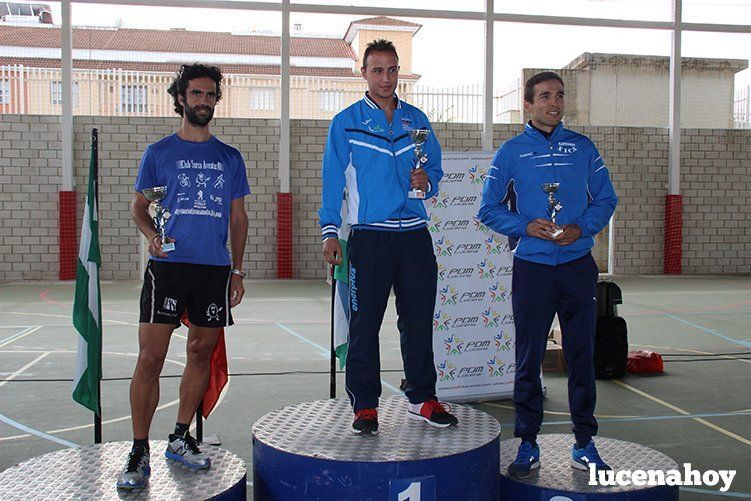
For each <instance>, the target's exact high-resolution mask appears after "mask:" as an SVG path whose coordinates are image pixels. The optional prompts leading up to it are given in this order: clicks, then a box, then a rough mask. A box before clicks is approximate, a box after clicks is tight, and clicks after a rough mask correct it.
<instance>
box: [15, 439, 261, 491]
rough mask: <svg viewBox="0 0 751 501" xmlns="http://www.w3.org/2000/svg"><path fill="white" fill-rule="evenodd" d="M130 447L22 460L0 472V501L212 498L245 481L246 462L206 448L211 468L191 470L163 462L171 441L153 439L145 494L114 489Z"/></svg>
mask: <svg viewBox="0 0 751 501" xmlns="http://www.w3.org/2000/svg"><path fill="white" fill-rule="evenodd" d="M131 445H132V444H131V443H130V442H108V443H106V444H98V445H89V446H86V447H81V448H72V449H63V450H61V451H57V452H51V453H49V454H45V455H44V456H38V457H35V458H33V459H30V460H28V461H24V462H23V463H21V464H19V465H18V466H14V467H12V468H8V469H7V470H5V471H4V472H2V473H0V499H2V500H4V501H7V500H18V501H28V500H30V499H92V500H100V499H101V500H109V499H112V500H114V499H164V500H167V499H186V500H187V499H190V500H195V499H208V498H211V497H214V496H216V495H219V494H222V493H224V492H226V491H228V490H229V489H230V488H232V487H233V486H235V485H237V484H238V483H239V482H243V483H244V482H245V473H246V470H245V462H244V461H243V460H242V459H240V458H239V457H238V456H236V455H234V454H233V453H231V452H229V451H228V450H225V449H220V448H219V447H212V446H206V445H204V446H203V447H202V450H203V451H204V452H205V453H206V454H208V456H209V457H210V458H211V468H209V469H208V470H202V471H193V470H189V469H188V468H186V467H184V466H180V465H178V464H176V463H173V462H172V461H167V459H166V458H165V457H164V450H165V449H166V448H167V442H166V441H164V440H159V441H157V440H152V441H151V442H150V446H151V477H150V478H149V481H148V483H147V484H146V487H144V488H143V489H140V490H137V491H133V492H126V491H118V489H117V488H116V487H115V482H116V481H117V475H118V474H119V473H120V471H121V470H122V469H123V468H124V467H125V464H126V462H127V460H128V453H129V452H130V448H131Z"/></svg>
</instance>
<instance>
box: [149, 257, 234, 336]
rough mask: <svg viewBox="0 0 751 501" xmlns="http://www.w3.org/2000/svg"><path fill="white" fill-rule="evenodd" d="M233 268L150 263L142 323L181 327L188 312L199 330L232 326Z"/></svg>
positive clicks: (150, 261) (189, 318)
mask: <svg viewBox="0 0 751 501" xmlns="http://www.w3.org/2000/svg"><path fill="white" fill-rule="evenodd" d="M230 270H231V267H230V266H211V265H204V264H189V263H165V262H163V261H154V260H153V259H150V260H149V263H148V265H147V266H146V273H144V277H143V289H141V316H140V320H139V321H140V322H142V323H152V324H173V325H176V326H179V325H180V319H181V318H182V316H183V313H184V312H185V310H187V311H188V320H190V323H191V324H194V325H197V326H199V327H227V326H230V325H232V324H233V323H234V322H233V321H232V313H231V312H230V307H229V282H230V277H231V276H232V275H231V273H230Z"/></svg>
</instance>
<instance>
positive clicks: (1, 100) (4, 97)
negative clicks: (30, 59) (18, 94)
mask: <svg viewBox="0 0 751 501" xmlns="http://www.w3.org/2000/svg"><path fill="white" fill-rule="evenodd" d="M0 104H10V80H5V79H3V80H0Z"/></svg>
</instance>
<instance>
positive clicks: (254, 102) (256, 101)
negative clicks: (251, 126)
mask: <svg viewBox="0 0 751 501" xmlns="http://www.w3.org/2000/svg"><path fill="white" fill-rule="evenodd" d="M275 95H276V89H274V88H273V87H252V88H251V89H250V109H251V110H262V111H271V110H273V109H274V96H275Z"/></svg>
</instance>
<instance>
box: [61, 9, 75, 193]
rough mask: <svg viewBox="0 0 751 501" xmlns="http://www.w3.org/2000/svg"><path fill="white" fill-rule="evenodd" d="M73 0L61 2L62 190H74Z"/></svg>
mask: <svg viewBox="0 0 751 501" xmlns="http://www.w3.org/2000/svg"><path fill="white" fill-rule="evenodd" d="M70 2H71V0H63V1H62V3H61V6H60V7H61V13H62V16H61V18H62V25H61V26H60V33H61V36H62V52H61V56H62V60H61V65H62V70H63V96H62V97H63V114H62V116H61V117H60V121H61V134H62V138H61V139H62V162H63V163H62V191H73V27H72V25H71V18H70Z"/></svg>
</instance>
